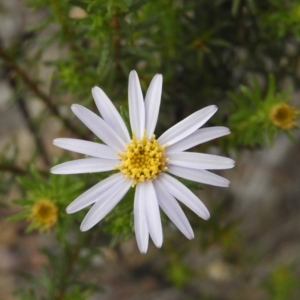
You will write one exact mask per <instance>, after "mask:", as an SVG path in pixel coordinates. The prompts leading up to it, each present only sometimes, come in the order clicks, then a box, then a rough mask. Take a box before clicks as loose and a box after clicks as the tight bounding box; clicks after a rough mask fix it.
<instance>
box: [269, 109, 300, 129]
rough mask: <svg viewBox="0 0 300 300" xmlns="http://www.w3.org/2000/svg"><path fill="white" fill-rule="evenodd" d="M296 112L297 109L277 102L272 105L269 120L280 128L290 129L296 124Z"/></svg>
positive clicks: (297, 112)
mask: <svg viewBox="0 0 300 300" xmlns="http://www.w3.org/2000/svg"><path fill="white" fill-rule="evenodd" d="M298 114H299V111H298V110H297V109H296V108H294V107H292V106H290V105H288V104H286V103H279V104H277V105H276V106H274V107H272V109H271V111H270V120H271V122H272V123H273V124H274V125H276V126H278V127H280V128H282V129H292V128H293V127H295V126H296V122H295V119H296V117H297V115H298Z"/></svg>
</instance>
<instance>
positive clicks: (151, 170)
mask: <svg viewBox="0 0 300 300" xmlns="http://www.w3.org/2000/svg"><path fill="white" fill-rule="evenodd" d="M165 147H166V146H161V145H160V144H159V143H158V142H157V140H156V139H155V135H154V134H153V135H152V138H151V139H148V138H147V134H146V131H144V136H143V138H142V139H140V140H138V139H137V138H136V135H135V134H134V133H133V134H132V140H131V142H130V143H128V144H127V145H126V150H125V152H124V153H118V155H119V157H120V158H121V164H120V165H119V166H118V167H117V169H118V170H120V171H121V172H122V173H123V174H124V176H125V177H126V178H131V179H132V186H133V187H134V186H135V185H136V184H137V183H140V182H145V181H147V180H152V179H156V178H157V176H158V175H159V174H160V173H161V172H164V171H166V170H167V169H168V167H167V161H168V158H167V157H166V155H165Z"/></svg>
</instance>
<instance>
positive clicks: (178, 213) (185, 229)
mask: <svg viewBox="0 0 300 300" xmlns="http://www.w3.org/2000/svg"><path fill="white" fill-rule="evenodd" d="M153 185H154V188H155V191H156V195H157V199H158V203H159V206H160V207H161V208H162V210H163V211H164V212H165V213H166V215H167V216H168V217H169V218H170V220H171V221H172V222H173V223H174V224H175V225H176V226H177V228H178V229H179V230H180V231H181V232H182V233H183V234H184V235H185V236H186V237H187V238H188V239H193V238H194V232H193V229H192V227H191V225H190V223H189V221H188V219H187V217H186V216H185V214H184V212H183V211H182V209H181V207H180V205H179V204H178V202H177V201H176V200H175V198H174V197H173V196H172V195H171V194H170V193H168V192H167V191H166V190H165V189H164V188H163V185H162V184H161V183H160V181H159V179H158V180H155V181H153Z"/></svg>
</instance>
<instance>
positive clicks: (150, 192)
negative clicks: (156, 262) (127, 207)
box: [140, 181, 163, 248]
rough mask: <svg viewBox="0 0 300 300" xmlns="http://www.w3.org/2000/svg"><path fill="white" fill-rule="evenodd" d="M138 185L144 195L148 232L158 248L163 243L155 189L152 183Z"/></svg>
mask: <svg viewBox="0 0 300 300" xmlns="http://www.w3.org/2000/svg"><path fill="white" fill-rule="evenodd" d="M140 185H141V189H142V194H143V195H144V202H145V212H146V220H147V226H148V230H149V233H150V236H151V238H152V240H153V242H154V244H155V246H156V247H159V248H160V247H161V245H162V242H163V235H162V227H161V219H160V213H159V206H158V202H157V196H156V193H155V189H154V187H153V184H152V181H147V182H143V183H141V184H140Z"/></svg>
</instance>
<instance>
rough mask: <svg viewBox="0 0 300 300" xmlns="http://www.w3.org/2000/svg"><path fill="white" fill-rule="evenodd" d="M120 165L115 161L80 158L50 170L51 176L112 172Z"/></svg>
mask: <svg viewBox="0 0 300 300" xmlns="http://www.w3.org/2000/svg"><path fill="white" fill-rule="evenodd" d="M119 164H120V161H119V160H116V159H104V158H82V159H76V160H72V161H68V162H65V163H62V164H60V165H57V166H55V167H53V168H52V169H51V173H53V174H83V173H95V172H106V171H111V170H113V169H114V168H115V167H116V166H118V165H119Z"/></svg>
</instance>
